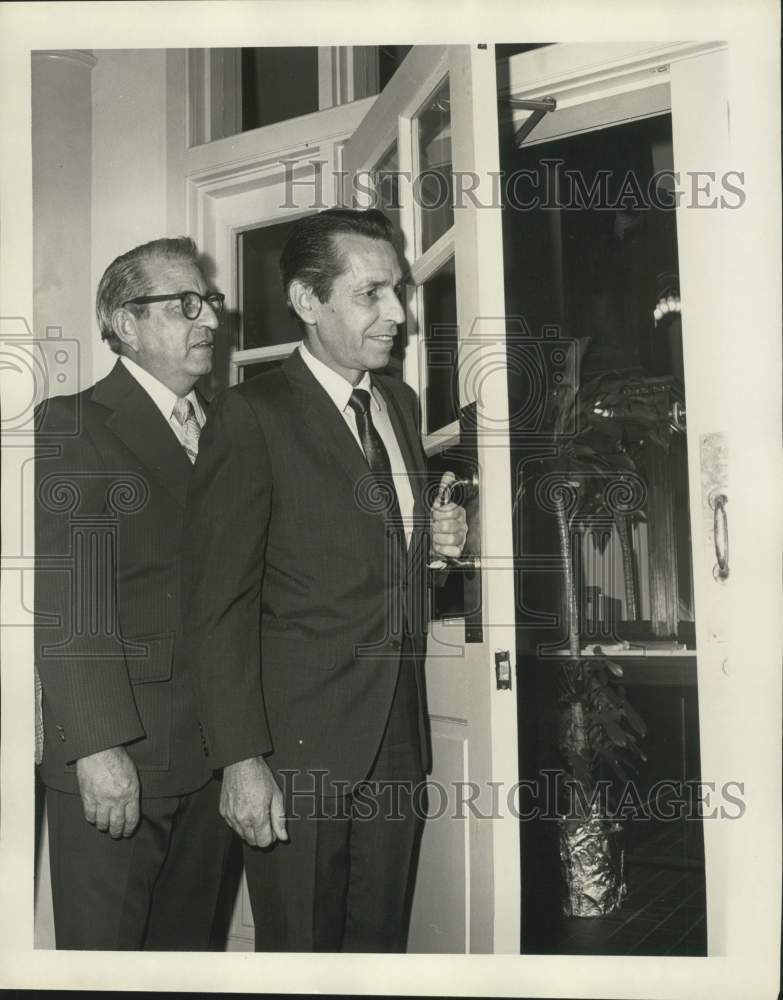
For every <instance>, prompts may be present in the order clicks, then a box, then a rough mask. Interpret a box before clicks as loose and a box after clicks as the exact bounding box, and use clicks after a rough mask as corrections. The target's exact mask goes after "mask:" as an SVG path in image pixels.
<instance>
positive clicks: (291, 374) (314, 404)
mask: <svg viewBox="0 0 783 1000" xmlns="http://www.w3.org/2000/svg"><path fill="white" fill-rule="evenodd" d="M283 371H284V372H285V375H286V377H287V378H288V381H289V383H290V385H291V388H292V389H293V391H294V393H295V394H296V396H297V399H298V409H297V412H298V415H299V416H300V417H301V419H302V421H303V422H304V423H306V424H307V426H308V429H309V431H310V434H311V435H312V437H313V440H315V441H317V442H318V443H319V444H320V445H321V447H323V448H324V450H325V451H327V452H328V453H329V454H330V455H331V456H332V457H333V458H334V460H335V462H336V464H337V465H338V466H339V467H340V468H341V469H342V470H343V471H344V472H345V474H346V476H347V477H348V479H349V480H350V482H351V483H352V484H353V483H356V482H357V480H359V479H361V477H362V476H366V475H367V474H368V472H369V467H368V465H367V460H366V459H365V457H364V453H363V452H362V449H361V448H360V447H359V445H358V443H357V441H356V438H355V437H354V436H353V434H351V431H350V429H349V428H348V425H347V424H346V422H345V419H344V417H343V416H342V414H341V413H340V411H339V410H338V409H337V407H336V406H335V405H334V402H333V401H332V399H331V398H330V396H329V394H328V393H327V391H326V390H325V389H324V388H323V386H322V385H321V384H320V383H319V381H318V379H317V378H316V377H315V376H314V375H313V373H312V372H311V371H310V369H309V368H308V367H307V365H306V364H305V363H304V361H302V359H301V357H300V356H299V352H298V351H294V353H293V354H291V355H290V356H289V357H288V358H287V359H286V361H285V362H284V364H283Z"/></svg>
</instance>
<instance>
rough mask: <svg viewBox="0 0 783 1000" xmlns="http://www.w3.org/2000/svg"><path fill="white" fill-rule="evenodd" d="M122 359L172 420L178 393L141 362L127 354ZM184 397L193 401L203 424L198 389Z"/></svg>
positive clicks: (155, 402)
mask: <svg viewBox="0 0 783 1000" xmlns="http://www.w3.org/2000/svg"><path fill="white" fill-rule="evenodd" d="M120 361H122V363H123V364H124V365H125V367H126V368H127V370H128V371H129V372H130V373H131V375H132V376H133V377H134V378H135V379H136V381H137V382H138V383H139V385H140V386H141V387H142V389H144V391H145V392H146V393H147V395H148V396H149V397H150V398H151V399H152V402H153V403H154V404H155V405H156V406H157V408H158V409H159V410H160V412H161V413H162V414H163V416H164V417H165V418H166V420H171V418H172V415H173V413H174V404H175V403H176V401H177V399H178V396H177V394H176V393H175V392H172V391H171V389H169V387H168V386H167V385H164V384H163V383H162V382H161V381H160V379H157V378H155V376H154V375H151V374H150V372H148V371H147V369H146V368H142V367H141V365H140V364H138V363H137V362H135V361H133V360H132V359H131V358H129V357H126V355H124V354H123V355H122V356H121V357H120ZM183 398H184V399H189V400H190V401H191V403H192V404H193V410H194V412H195V414H196V420H198V422H199V424H201V425H202V426H203V424H204V411H203V409H202V408H201V403H200V402H199V399H198V395H197V394H196V390H195V389H191V390H190V392H189V393H188V394H187V395H186V396H184V397H183Z"/></svg>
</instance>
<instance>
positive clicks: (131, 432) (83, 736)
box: [35, 361, 211, 796]
mask: <svg viewBox="0 0 783 1000" xmlns="http://www.w3.org/2000/svg"><path fill="white" fill-rule="evenodd" d="M36 426H37V428H38V431H37V436H36V463H35V465H36V595H35V608H36V632H35V647H36V663H37V665H38V669H39V672H40V675H41V680H42V684H43V689H44V705H43V707H44V729H45V745H44V758H43V763H42V765H41V775H42V778H43V780H44V782H45V783H46V784H48V785H51V786H52V787H54V788H59V789H61V790H63V791H76V790H77V783H76V776H75V773H74V772H75V767H74V762H75V760H76V759H77V758H79V757H83V756H86V755H88V754H91V753H94V752H96V751H98V750H103V749H106V748H108V747H112V746H117V745H119V744H124V745H125V746H126V747H127V749H128V751H129V753H130V755H131V756H132V757H133V759H134V760H135V762H136V764H137V766H138V768H139V772H140V777H141V786H142V795H148V796H160V795H177V794H183V793H185V792H188V791H192V790H194V789H196V788H198V787H200V786H201V785H203V784H204V783H205V782H206V781H207V780H208V778H209V776H210V773H211V771H210V769H209V767H208V764H207V762H206V759H205V756H204V753H203V751H202V747H201V741H200V735H199V729H198V722H197V718H196V714H195V708H194V698H193V693H192V690H191V687H190V682H189V679H188V678H187V676H186V675H185V672H184V670H183V669H182V663H181V662H178V665H177V668H176V669H175V661H176V657H175V652H176V650H177V647H178V645H179V642H180V555H181V536H182V516H183V509H184V503H185V496H186V491H187V486H188V480H189V478H190V475H191V472H192V466H191V463H190V461H189V460H188V458H187V455H186V454H185V451H184V449H183V448H182V446H181V445H180V444H179V442H178V441H177V439H176V437H175V435H174V434H173V433H172V430H171V428H170V427H169V426H168V425H167V423H166V421H165V419H164V418H163V416H162V415H161V413H160V411H159V410H158V408H157V407H156V406H155V404H154V403H153V401H152V400H151V399H150V397H149V396H148V395H147V393H146V392H145V391H144V390H143V389H142V388H141V386H140V385H139V384H138V382H137V381H136V380H135V379H134V378H133V376H132V375H130V373H129V372H128V371H127V370H126V368H125V367H124V365H123V364H122V363H120V362H119V361H118V362H117V364H116V365H115V367H114V368H113V370H112V371H111V373H110V374H109V375H107V376H106V378H104V379H101V380H100V381H99V382H97V383H96V384H95V385H94V386H92V387H91V388H89V389H86V390H85V391H84V392H81V393H79V394H77V395H74V396H60V397H56V398H54V399H51V400H48V401H47V402H45V403H43V404H41V407H40V408H39V411H38V413H37V422H36Z"/></svg>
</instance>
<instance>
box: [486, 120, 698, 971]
mask: <svg viewBox="0 0 783 1000" xmlns="http://www.w3.org/2000/svg"><path fill="white" fill-rule="evenodd" d="M555 114H556V113H555ZM532 135H533V136H535V132H533V133H532ZM500 166H501V170H502V171H503V174H504V176H505V177H506V178H516V179H517V180H518V184H516V186H515V185H514V184H508V183H507V184H506V185H505V192H504V197H505V199H506V201H505V204H504V206H503V209H504V210H503V250H504V268H505V291H506V313H507V318H508V323H509V326H508V351H507V357H508V373H509V374H508V380H509V383H508V384H509V398H510V407H511V414H512V416H511V428H512V437H511V466H512V470H513V471H512V475H513V482H512V488H513V491H514V498H515V499H514V510H515V523H514V531H515V541H514V545H515V553H514V554H515V556H516V558H517V564H518V567H519V568H518V570H517V572H516V579H515V583H516V595H517V621H516V624H517V642H518V647H517V648H518V653H521V654H522V656H521V661H520V662H521V663H522V664H524V666H523V668H522V669H520V672H519V675H518V678H519V680H518V686H519V692H520V698H519V705H520V718H519V724H520V730H519V731H520V741H521V744H520V745H521V746H522V747H523V750H522V752H521V753H520V759H521V760H522V761H523V767H522V773H521V777H523V779H524V780H526V781H540V780H541V776H542V775H543V774H544V773H545V772H549V771H550V769H551V770H555V769H558V768H560V773H563V768H565V775H566V777H567V778H569V779H570V777H571V775H572V774H573V773H577V774H578V772H575V771H574V770H573V761H574V760H579V759H580V758H579V757H578V754H579V753H580V752H581V751H580V750H579V748H578V747H575V743H574V740H573V736H572V734H573V732H574V730H573V729H569V728H568V726H569V725H570V721H569V719H570V718H573V717H575V716H570V717H569V716H567V715H565V714H564V713H563V695H562V690H563V687H562V686H563V684H564V683H566V682H567V684H568V685H569V687H568V690H569V692H570V693H571V692H573V693H574V695H575V697H573V698H572V700H571V702H569V704H573V705H580V706H581V707H582V709H583V711H584V712H586V711H588V707H586V706H589V705H591V704H597V702H591V701H590V699H591V698H593V697H595V695H593V694H591V691H596V692H598V691H600V692H602V693H601V695H600V697H601V698H602V699H604V698H606V694H605V692H606V691H612V692H613V698H612V700H611V701H610V700H608V699H607V700H605V701H603V702H602V705H604V704H613V705H614V706H615V707H614V708H613V709H612V712H610V714H609V715H608V716H607V717H606V718H608V719H610V720H611V719H612V717H613V716H612V713H613V712H616V711H618V710H619V711H620V712H621V713H624V718H626V719H627V718H631V717H637V716H638V717H640V718H641V720H642V723H643V726H644V727H645V728H646V732H644V733H643V734H642V733H640V731H639V728H638V727H637V730H636V732H637V735H638V736H639V739H638V743H639V746H640V749H641V751H642V753H643V754H644V757H643V758H639V757H636V756H634V755H633V754H630V755H629V756H628V757H627V760H626V758H624V757H623V755H624V754H626V752H627V750H628V747H629V746H630V744H628V743H623V745H622V749H620V750H618V747H619V746H620V743H621V742H622V740H623V739H624V736H623V734H622V733H621V732H620V729H622V725H621V726H620V729H613V730H611V731H610V729H609V727H608V725H607V727H606V728H605V729H602V730H599V732H601V733H602V734H603V735H601V736H600V737H599V739H600V740H602V741H603V748H604V752H605V753H606V754H607V756H606V757H605V758H604V759H610V760H611V759H614V760H615V761H617V760H619V759H620V758H621V757H622V758H623V762H622V767H621V772H620V777H619V778H618V777H617V775H616V774H615V772H614V771H613V770H612V768H611V767H609V768H607V769H603V768H602V766H601V765H598V764H596V763H589V765H587V769H586V770H584V769H583V770H582V771H581V774H587V775H589V776H591V777H592V778H593V779H596V780H605V781H606V782H607V787H608V788H610V789H611V791H610V795H611V796H615V799H614V801H616V796H617V795H618V794H619V790H620V789H621V788H622V787H624V786H623V780H622V769H623V768H625V767H629V768H630V769H631V770H630V771H629V773H630V774H631V775H632V780H633V783H634V786H635V789H636V791H635V795H636V796H638V801H639V802H644V803H649V802H650V798H649V795H650V792H651V789H652V788H654V787H655V786H656V785H657V783H659V782H662V781H677V782H683V783H688V782H696V781H698V780H699V779H700V764H699V753H700V751H699V720H698V688H697V662H696V650H695V643H694V620H693V619H694V614H695V608H694V603H693V593H692V586H691V539H690V520H689V514H688V512H689V500H688V473H687V440H686V435H685V410H684V403H685V397H684V392H685V386H684V372H683V357H682V329H681V324H680V289H679V278H678V247H677V231H676V220H675V213H674V210H673V208H674V202H673V199H669V200H668V201H667V197H666V194H665V192H664V191H662V190H661V189H660V188H659V187H657V186H656V177H658V178H666V177H667V176H669V177H670V176H671V174H668V173H667V172H668V171H672V170H674V168H675V167H676V164H675V163H674V162H673V151H672V136H671V118H670V117H669V116H668V115H663V116H658V117H653V118H648V119H645V120H641V121H635V122H629V123H625V124H621V125H616V126H613V127H611V128H596V129H594V130H592V131H589V132H585V133H583V134H580V135H573V136H568V137H564V138H557V139H552V140H547V141H543V142H538V143H530V144H529V145H527V144H526V145H525V146H523V147H522V149H519V148H517V146H516V144H515V142H514V141H513V130H510V129H506V130H505V132H503V131H502V132H501V163H500ZM651 192H652V193H651ZM514 361H516V363H512V362H514ZM534 387H535V388H536V390H537V391H536V392H535V393H533V392H532V391H531V389H532V388H534ZM519 413H522V414H524V415H525V419H524V420H520V419H517V418H516V415H517V414H519ZM558 501H559V502H560V504H561V505H563V504H564V507H563V506H560V508H558ZM564 513H565V517H564V516H563V515H564ZM569 565H570V567H571V569H572V570H573V572H574V583H573V585H572V588H571V591H570V593H569V592H568V591H567V590H566V584H565V583H564V581H565V580H566V573H565V569H566V567H567V566H569ZM569 624H570V625H571V631H572V645H575V646H576V651H577V653H578V655H576V656H575V655H573V651H572V650H571V649H569V643H568V638H569V634H568V633H569V627H568V626H569ZM555 650H559V651H560V653H561V654H565V655H563V656H561V658H560V659H556V658H555V657H554V656H553V653H554V651H555ZM585 651H586V652H587V656H586V658H585V659H584V660H581V662H580V657H581V656H584V655H585ZM615 654H616V656H617V662H618V663H619V664H620V665H621V667H622V670H623V680H622V684H623V687H624V690H623V689H619V688H618V687H617V686H616V685H615V684H614V681H612V680H611V678H610V675H609V673H608V672H607V668H603V669H604V673H603V674H601V669H602V667H601V664H602V662H604V661H603V655H608V656H609V657H610V659H612V660H614V655H615ZM558 663H560V664H564V666H563V669H562V670H561V669H558V667H557V666H556V664H558ZM593 682H595V683H596V684H597V686H596V687H593V688H591V687H589V686H588V685H589V684H590V683H593ZM569 697H571V695H570V694H569ZM602 710H603V709H602ZM566 711H567V712H570V711H571V709H570V708H567V709H566ZM632 712H634V713H635V716H632ZM614 718H615V719H616V718H617V716H614ZM621 721H622V720H621ZM613 725H614V723H613ZM618 734H619V735H618ZM592 738H593V737H591V739H592ZM596 745H597V744H596ZM564 750H565V751H566V752H565V753H564ZM609 754H611V755H616V756H614V757H613V758H612V757H610V756H609ZM581 759H584V758H581ZM569 769H571V770H569ZM578 780H579V781H580V782H582V783H583V782H584V778H583V777H581V776H578ZM539 787H540V786H539ZM581 787H582V788H583V787H584V784H582V785H581ZM680 787H686V785H685V784H684V785H682V786H680ZM686 800H687V794H686ZM572 801H573V800H572ZM688 809H692V807H691V806H690V805H689V806H688ZM554 827H555V824H552V823H548V822H544V821H542V820H540V819H535V820H534V821H532V822H530V823H525V824H522V829H521V835H522V843H523V852H524V856H526V857H528V859H530V860H529V865H528V878H527V879H525V880H524V881H523V885H522V926H523V928H524V930H523V942H522V945H523V950H524V951H526V952H532V953H547V954H569V953H573V952H580V953H597V954H602V953H603V954H607V953H608V954H616V953H617V951H615V950H614V949H616V948H618V944H619V935H618V936H617V937H613V930H614V928H615V927H616V924H615V923H614V922H613V916H614V915H612V914H609V913H607V914H606V915H601V916H595V917H594V918H591V919H592V920H593V925H594V927H595V931H596V933H595V934H594V935H586V936H584V937H580V936H579V932H578V930H577V928H576V925H577V924H578V923H579V922H580V920H579V918H576V917H572V918H567V919H563V918H562V917H561V915H560V914H559V913H557V907H558V899H557V896H558V894H557V893H556V892H554V893H553V891H552V890H553V886H554V885H556V884H557V883H558V881H560V882H561V885H566V884H568V883H567V878H564V877H562V875H561V872H560V871H559V855H558V852H559V851H560V850H564V848H563V847H562V845H560V844H558V841H557V834H556V832H555V833H553V828H554ZM623 838H624V857H625V882H626V886H627V895H626V897H625V900H624V902H623V909H622V913H623V917H622V920H623V927H622V945H621V947H620V949H619V950H622V952H623V953H624V954H646V955H661V954H669V955H704V954H705V953H706V922H705V919H704V918H705V877H704V854H703V837H702V824H701V822H700V820H699V815H698V810H696V811H690V812H687V810H685V811H683V812H681V813H679V815H678V816H675V815H674V814H673V813H672V814H671V815H670V817H669V818H666V819H664V818H663V816H662V815H660V814H658V815H656V813H655V809H654V808H653V809H652V810H651V814H650V815H640V814H639V813H637V814H635V815H634V814H630V815H628V816H627V817H626V819H625V822H624V824H623ZM675 866H676V867H677V868H678V870H679V871H680V872H682V873H683V879H682V881H680V880H679V879H678V880H677V881H674V880H673V881H672V883H671V884H666V885H664V884H663V883H662V882H661V881H660V880H661V879H662V878H664V876H666V877H668V873H669V872H670V871H671V869H673V868H674V867H675ZM653 885H654V886H655V889H654V890H652V889H651V886H653ZM686 903H687V906H686ZM650 907H654V908H655V909H656V910H660V912H661V913H662V914H666V913H669V914H671V913H678V914H680V918H678V919H677V920H674V921H669V920H668V918H667V919H666V920H661V921H660V923H659V924H658V925H657V927H656V930H655V934H653V935H651V934H650V933H649V928H648V927H647V926H646V925H645V923H644V921H645V915H646V914H649V912H650ZM582 923H584V921H582Z"/></svg>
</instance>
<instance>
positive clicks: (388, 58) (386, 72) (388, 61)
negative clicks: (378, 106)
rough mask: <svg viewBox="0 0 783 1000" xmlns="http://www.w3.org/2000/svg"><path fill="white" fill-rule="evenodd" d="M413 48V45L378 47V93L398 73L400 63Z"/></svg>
mask: <svg viewBox="0 0 783 1000" xmlns="http://www.w3.org/2000/svg"><path fill="white" fill-rule="evenodd" d="M412 48H413V46H411V45H379V46H378V93H379V94H380V92H381V91H382V90H383V88H384V87H385V86H386V84H387V83H388V82H389V80H391V78H392V77H393V76H394V74H395V73H396V72H397V69H398V68H399V65H400V63H401V62H402V60H403V59H404V58H405V56H407V54H408V53H409V52H410V50H411V49H412Z"/></svg>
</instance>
